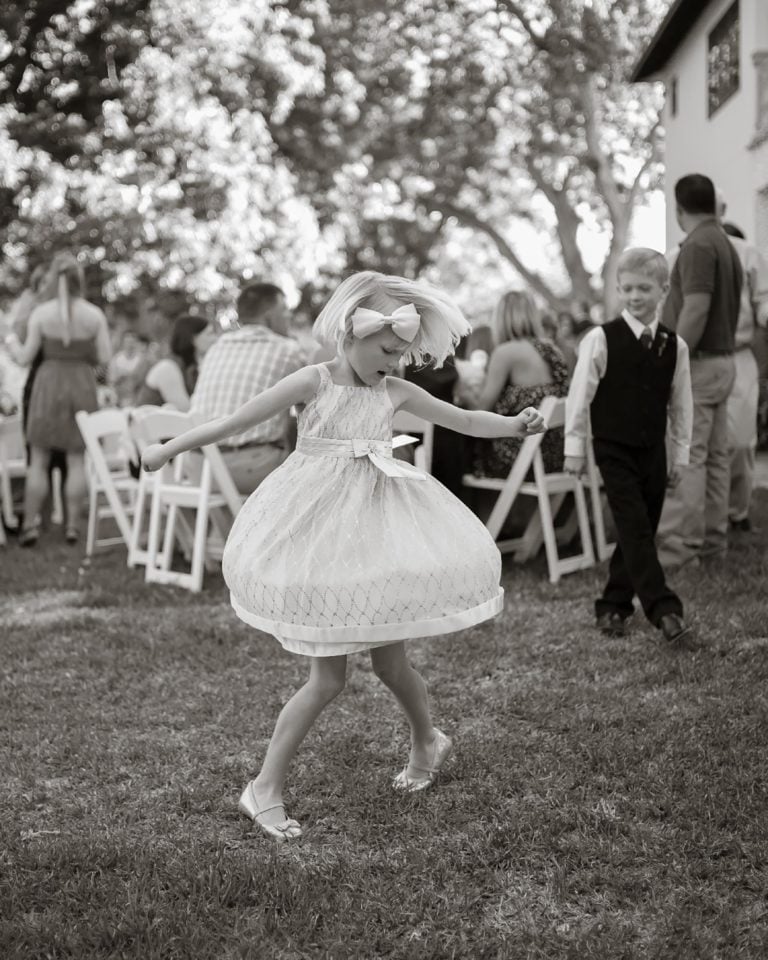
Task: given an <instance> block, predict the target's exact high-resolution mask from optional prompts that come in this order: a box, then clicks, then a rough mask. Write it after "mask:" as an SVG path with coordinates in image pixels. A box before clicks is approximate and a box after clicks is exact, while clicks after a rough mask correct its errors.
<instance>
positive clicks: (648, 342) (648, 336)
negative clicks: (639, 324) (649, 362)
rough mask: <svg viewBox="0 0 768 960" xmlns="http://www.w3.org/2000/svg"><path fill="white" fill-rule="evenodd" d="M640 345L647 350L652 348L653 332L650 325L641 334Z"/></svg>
mask: <svg viewBox="0 0 768 960" xmlns="http://www.w3.org/2000/svg"><path fill="white" fill-rule="evenodd" d="M640 346H641V347H645V349H646V350H650V349H651V347H652V346H653V334H652V333H651V331H650V330H649V329H648V327H645V328H644V329H643V332H642V333H641V334H640Z"/></svg>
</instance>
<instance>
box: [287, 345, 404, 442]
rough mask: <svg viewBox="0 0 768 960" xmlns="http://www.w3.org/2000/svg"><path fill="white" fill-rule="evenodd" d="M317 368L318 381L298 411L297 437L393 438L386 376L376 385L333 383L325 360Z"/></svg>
mask: <svg viewBox="0 0 768 960" xmlns="http://www.w3.org/2000/svg"><path fill="white" fill-rule="evenodd" d="M316 369H317V370H318V371H319V373H320V385H319V387H318V388H317V393H316V394H315V396H314V397H313V398H312V399H311V400H310V401H309V403H307V405H306V406H305V407H304V409H303V410H302V411H301V413H300V414H299V418H298V434H299V437H326V438H330V439H333V440H353V439H364V440H387V441H389V440H391V439H392V403H391V401H390V399H389V394H388V393H387V386H386V380H382V381H381V383H379V384H377V385H376V386H375V387H348V386H342V385H341V384H337V383H334V382H333V380H332V378H331V374H330V371H329V370H328V367H327V366H326V365H325V364H324V363H319V364H317V366H316Z"/></svg>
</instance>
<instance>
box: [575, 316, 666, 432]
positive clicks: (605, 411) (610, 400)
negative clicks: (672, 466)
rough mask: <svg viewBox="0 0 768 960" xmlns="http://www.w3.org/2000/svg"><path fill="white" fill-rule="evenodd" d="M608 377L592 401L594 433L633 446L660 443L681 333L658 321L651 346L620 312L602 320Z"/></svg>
mask: <svg viewBox="0 0 768 960" xmlns="http://www.w3.org/2000/svg"><path fill="white" fill-rule="evenodd" d="M602 329H603V332H604V333H605V340H606V343H607V345H608V362H607V365H606V369H605V376H604V377H603V378H602V380H601V381H600V383H599V385H598V388H597V392H596V393H595V397H594V399H593V401H592V407H591V410H590V417H591V421H592V435H593V436H594V437H596V438H597V439H599V440H611V441H613V442H614V443H623V444H627V445H628V446H631V447H651V446H653V445H654V444H657V443H662V442H663V441H664V437H665V435H666V431H667V406H668V404H669V396H670V393H671V392H672V380H673V378H674V375H675V364H676V362H677V338H676V336H675V334H674V333H673V332H672V331H671V330H670V329H669V328H667V327H665V326H662V324H659V326H658V328H657V330H656V336H655V338H654V341H653V345H652V347H651V349H650V350H648V349H647V348H646V347H644V346H642V345H641V344H640V341H639V340H638V338H637V337H636V336H635V335H634V333H633V332H632V331H631V330H630V329H629V326H628V324H627V323H626V322H625V321H624V320H623V319H622V318H621V317H618V318H617V319H616V320H611V321H609V322H608V323H605V324H603V328H602Z"/></svg>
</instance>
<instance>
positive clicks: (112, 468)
mask: <svg viewBox="0 0 768 960" xmlns="http://www.w3.org/2000/svg"><path fill="white" fill-rule="evenodd" d="M75 420H76V421H77V426H78V428H79V430H80V433H81V435H82V437H83V440H84V442H85V454H86V476H87V478H88V488H89V496H88V534H87V536H86V544H85V552H86V554H87V555H88V556H91V554H92V553H93V552H94V550H95V549H96V548H97V547H108V546H114V545H115V544H118V543H124V544H125V546H126V547H127V546H128V545H129V544H130V541H131V517H132V515H133V509H134V502H135V499H136V491H137V489H138V481H137V480H136V478H135V477H133V476H131V472H130V469H129V466H128V464H129V460H130V451H131V449H132V446H131V437H130V432H129V427H128V420H127V417H126V415H125V412H124V411H123V410H118V409H112V410H109V409H107V410H96V411H95V412H94V413H88V412H87V411H85V410H78V412H77V413H76V414H75ZM102 498H103V499H102ZM106 519H112V520H114V521H115V523H116V524H117V528H118V530H119V532H120V536H118V537H114V536H113V537H99V525H100V523H101V521H102V520H106Z"/></svg>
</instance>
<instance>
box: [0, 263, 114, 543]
mask: <svg viewBox="0 0 768 960" xmlns="http://www.w3.org/2000/svg"><path fill="white" fill-rule="evenodd" d="M51 269H52V271H53V273H54V274H55V276H56V277H57V289H58V295H57V297H56V298H55V299H52V300H47V301H46V302H44V303H41V304H40V305H39V306H38V307H36V308H35V310H34V311H33V312H32V314H31V316H30V318H29V327H28V331H27V337H26V340H25V342H24V345H23V346H22V345H21V344H18V343H17V344H16V346H15V349H14V347H13V346H11V349H12V350H14V352H15V355H16V360H17V362H19V363H21V364H23V365H24V366H28V365H29V364H30V363H31V362H32V360H33V359H34V358H35V356H36V355H37V353H38V351H39V350H42V354H43V359H42V363H41V364H40V368H39V369H38V371H37V375H36V377H35V381H34V385H33V387H32V393H31V396H30V399H29V413H28V416H27V424H26V435H27V442H28V443H29V447H30V453H29V468H28V471H27V479H26V484H25V487H24V523H23V526H22V530H21V534H20V536H19V542H20V543H21V545H22V546H33V545H34V544H35V543H36V542H37V540H38V537H39V532H40V510H41V508H42V505H43V502H44V500H45V498H46V496H47V495H48V461H49V459H50V451H51V450H53V449H58V450H64V451H65V453H66V458H67V480H66V485H65V488H64V498H65V503H66V509H67V527H66V539H67V542H69V543H76V542H77V539H78V519H79V517H80V513H81V510H82V505H83V500H84V498H85V494H86V479H85V462H84V461H85V458H84V451H85V444H84V442H83V438H82V436H81V435H80V431H79V430H78V427H77V423H76V422H75V414H76V413H77V411H78V410H87V411H88V412H91V411H93V410H96V409H97V407H98V403H97V399H96V379H95V376H94V372H93V368H94V366H96V365H97V364H106V363H108V362H109V358H110V355H111V352H112V348H111V344H110V339H109V330H108V327H107V320H106V317H105V316H104V314H103V313H102V311H101V310H100V309H99V308H98V307H96V306H94V305H93V304H91V303H88V301H87V300H85V299H84V296H83V294H84V288H85V278H84V275H83V272H82V268H81V267H80V266H79V265H78V263H77V261H76V260H75V258H74V257H73V256H72V255H71V254H68V253H62V254H58V255H57V256H56V257H55V258H54V261H53V264H52V267H51ZM72 291H74V295H73V294H72Z"/></svg>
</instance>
